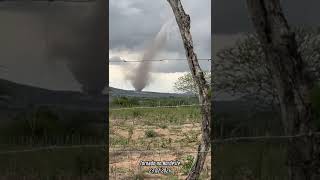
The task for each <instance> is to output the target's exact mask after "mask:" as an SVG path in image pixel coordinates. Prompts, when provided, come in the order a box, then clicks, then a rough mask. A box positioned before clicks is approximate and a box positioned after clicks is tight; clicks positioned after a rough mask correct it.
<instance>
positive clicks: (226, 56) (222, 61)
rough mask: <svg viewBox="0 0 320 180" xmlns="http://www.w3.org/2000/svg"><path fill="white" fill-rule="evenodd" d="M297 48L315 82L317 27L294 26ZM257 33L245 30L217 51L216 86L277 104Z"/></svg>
mask: <svg viewBox="0 0 320 180" xmlns="http://www.w3.org/2000/svg"><path fill="white" fill-rule="evenodd" d="M294 31H295V32H296V33H295V39H296V41H297V45H298V52H299V53H300V54H301V56H302V60H303V62H304V63H305V64H306V66H307V73H308V74H310V76H311V77H312V80H313V81H314V82H317V81H320V29H319V28H318V29H314V28H302V27H300V28H298V27H297V28H295V29H294ZM265 58H266V57H265V55H264V51H263V46H262V45H261V43H260V42H259V39H258V36H257V34H255V33H254V34H246V35H245V36H244V38H242V39H241V40H239V41H237V42H236V44H235V46H233V47H231V48H226V49H223V50H221V51H219V52H218V53H217V58H215V60H214V61H213V63H214V66H213V67H214V69H213V71H214V75H215V79H214V86H215V89H217V90H220V91H223V92H228V93H231V94H241V95H247V96H249V97H255V98H256V99H257V100H259V102H261V104H267V105H271V104H278V102H279V100H278V99H277V95H276V94H277V93H276V88H275V87H274V86H273V85H272V72H271V70H270V68H269V67H268V66H267V64H266V59H265Z"/></svg>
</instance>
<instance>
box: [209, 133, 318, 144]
mask: <svg viewBox="0 0 320 180" xmlns="http://www.w3.org/2000/svg"><path fill="white" fill-rule="evenodd" d="M316 136H320V132H310V133H304V134H296V135H284V136H253V137H232V138H224V139H215V140H212V142H213V144H225V143H239V142H258V141H266V140H267V141H283V140H285V141H288V140H292V139H296V138H302V137H316Z"/></svg>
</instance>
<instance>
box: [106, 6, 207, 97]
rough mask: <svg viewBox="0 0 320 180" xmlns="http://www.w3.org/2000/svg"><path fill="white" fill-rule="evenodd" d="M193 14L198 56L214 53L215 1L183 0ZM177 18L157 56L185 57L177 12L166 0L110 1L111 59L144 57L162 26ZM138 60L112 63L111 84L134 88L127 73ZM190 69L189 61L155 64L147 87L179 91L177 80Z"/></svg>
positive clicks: (148, 89) (138, 58) (154, 89)
mask: <svg viewBox="0 0 320 180" xmlns="http://www.w3.org/2000/svg"><path fill="white" fill-rule="evenodd" d="M182 5H183V6H184V9H185V11H186V13H188V14H189V15H190V18H191V33H192V36H193V42H194V46H195V51H196V53H197V55H198V58H210V57H211V1H210V0H201V1H194V0H182ZM170 20H171V21H173V23H172V24H171V26H170V28H169V32H168V33H167V41H166V43H165V46H164V48H163V49H162V50H160V51H159V52H158V54H157V55H156V57H154V59H164V58H169V59H172V58H185V57H186V56H185V51H184V48H183V44H182V40H181V36H180V34H179V30H178V26H177V24H176V21H175V19H174V15H173V12H172V10H171V7H170V6H169V3H168V2H167V1H166V0H148V1H145V0H110V1H109V59H110V60H112V61H114V60H119V59H125V60H141V57H142V55H143V52H144V50H145V49H146V47H147V46H148V43H150V42H151V41H152V40H153V38H155V36H156V34H157V33H158V31H159V30H160V28H161V26H162V25H163V24H165V23H166V22H168V21H170ZM137 65H138V63H119V62H110V63H109V85H110V86H111V87H117V88H121V89H130V90H132V89H134V88H133V87H132V85H131V84H130V82H129V81H128V80H127V78H126V75H125V74H127V73H129V72H130V71H132V69H133V68H132V67H135V66H137ZM200 65H201V67H202V69H203V70H204V71H210V61H200ZM188 71H189V68H188V64H187V61H165V62H154V63H153V64H152V70H151V75H152V80H151V83H150V84H149V85H148V86H147V87H146V88H145V89H144V90H145V91H154V92H175V91H174V88H173V84H174V82H176V81H177V79H178V78H179V77H181V76H182V75H184V74H185V73H187V72H188Z"/></svg>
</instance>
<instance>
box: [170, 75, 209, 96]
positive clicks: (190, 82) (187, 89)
mask: <svg viewBox="0 0 320 180" xmlns="http://www.w3.org/2000/svg"><path fill="white" fill-rule="evenodd" d="M203 74H204V78H205V79H206V81H207V83H208V84H211V83H210V82H211V73H210V72H204V73H203ZM174 89H175V90H176V91H179V92H184V93H193V94H198V87H197V84H196V83H195V81H194V79H193V78H192V74H191V73H187V74H185V75H183V76H181V77H179V78H178V80H177V81H176V82H175V83H174Z"/></svg>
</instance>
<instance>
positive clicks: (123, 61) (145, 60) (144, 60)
mask: <svg viewBox="0 0 320 180" xmlns="http://www.w3.org/2000/svg"><path fill="white" fill-rule="evenodd" d="M186 60H187V59H186V58H170V59H169V58H167V59H143V60H124V59H121V60H117V61H115V60H109V62H119V63H120V62H121V63H130V62H149V61H152V62H165V61H186ZM198 61H211V58H199V59H198Z"/></svg>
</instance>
